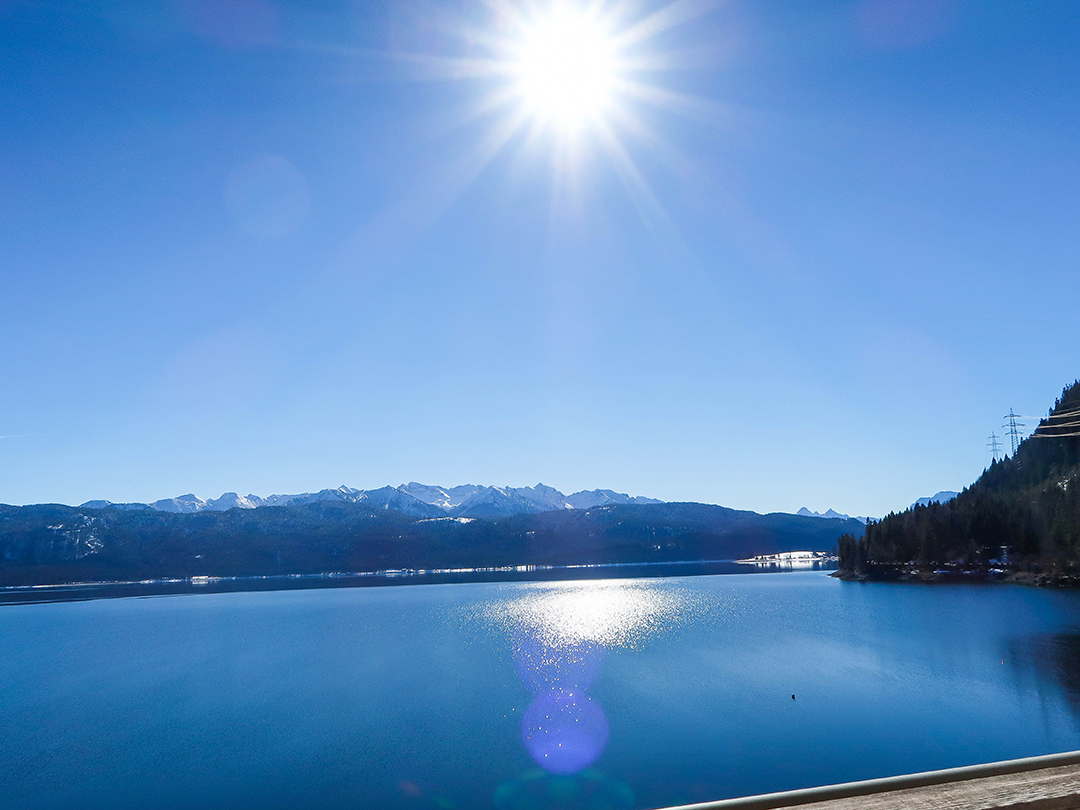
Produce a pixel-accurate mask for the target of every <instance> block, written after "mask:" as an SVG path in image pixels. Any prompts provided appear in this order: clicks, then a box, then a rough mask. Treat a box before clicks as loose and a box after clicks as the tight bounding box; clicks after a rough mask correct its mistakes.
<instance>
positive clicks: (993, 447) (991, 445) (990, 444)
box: [986, 433, 1001, 461]
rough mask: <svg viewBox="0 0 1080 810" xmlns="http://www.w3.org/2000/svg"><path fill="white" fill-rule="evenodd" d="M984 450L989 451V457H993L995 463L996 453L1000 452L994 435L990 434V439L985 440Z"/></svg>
mask: <svg viewBox="0 0 1080 810" xmlns="http://www.w3.org/2000/svg"><path fill="white" fill-rule="evenodd" d="M986 449H987V450H989V451H990V455H992V456H993V457H994V461H997V460H998V453H1000V452H1001V442H1000V441H998V437H997V434H996V433H991V434H990V437H989V438H988V439H987V440H986Z"/></svg>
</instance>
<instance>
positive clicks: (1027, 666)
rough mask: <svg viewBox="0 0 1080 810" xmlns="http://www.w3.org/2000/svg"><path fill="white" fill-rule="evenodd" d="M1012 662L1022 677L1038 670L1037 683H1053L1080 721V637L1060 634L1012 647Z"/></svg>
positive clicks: (1025, 641)
mask: <svg viewBox="0 0 1080 810" xmlns="http://www.w3.org/2000/svg"><path fill="white" fill-rule="evenodd" d="M1009 659H1010V661H1009V662H1010V664H1011V665H1012V669H1013V672H1014V673H1015V674H1016V675H1017V676H1018V677H1023V675H1025V674H1027V673H1028V672H1029V670H1034V675H1035V677H1036V679H1037V680H1039V681H1047V680H1049V681H1051V682H1053V684H1054V685H1056V686H1058V687H1060V688H1061V692H1062V695H1063V696H1064V697H1065V700H1066V701H1067V702H1068V704H1069V707H1070V708H1071V709H1072V712H1073V716H1074V718H1075V719H1076V720H1078V721H1080V633H1075V632H1073V633H1056V634H1054V635H1043V636H1036V637H1034V638H1025V639H1022V640H1019V641H1016V642H1014V643H1013V644H1012V645H1010V649H1009ZM1001 663H1003V664H1004V663H1005V662H1004V661H1002V662H1001Z"/></svg>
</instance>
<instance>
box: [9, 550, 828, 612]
mask: <svg viewBox="0 0 1080 810" xmlns="http://www.w3.org/2000/svg"><path fill="white" fill-rule="evenodd" d="M803 570H805V571H815V570H817V571H821V572H826V571H829V570H831V569H830V568H826V567H822V566H806V567H803V566H792V565H775V564H771V565H770V564H761V563H757V564H751V563H747V562H745V561H740V560H700V561H694V560H690V561H674V562H654V563H592V564H589V563H586V564H576V565H519V566H500V567H492V568H453V569H450V568H439V569H390V570H380V571H358V572H330V573H322V574H274V575H263V576H194V577H162V578H159V579H144V580H115V581H95V582H66V583H50V584H43V585H6V586H0V607H2V606H4V605H27V604H45V603H55V602H84V601H90V600H93V599H117V598H125V597H147V596H183V595H187V594H208V593H247V592H254V591H292V590H314V589H324V588H371V587H375V588H379V587H396V586H403V585H446V584H469V583H484V582H568V581H569V582H572V581H577V580H589V579H633V578H647V577H664V576H714V575H723V574H753V573H777V572H783V571H803Z"/></svg>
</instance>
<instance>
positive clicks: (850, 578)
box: [830, 565, 1080, 588]
mask: <svg viewBox="0 0 1080 810" xmlns="http://www.w3.org/2000/svg"><path fill="white" fill-rule="evenodd" d="M830 576H833V577H836V578H837V579H842V580H844V581H845V582H915V583H926V584H935V583H969V584H977V583H1004V584H1011V585H1030V586H1032V587H1039V588H1080V574H1075V573H1065V572H1046V571H1042V572H1039V571H1017V570H1014V569H1010V568H978V569H976V568H972V569H966V568H962V567H941V566H935V567H930V566H925V567H924V566H914V565H898V566H874V567H873V568H872V569H870V570H867V571H851V570H844V569H840V570H837V571H834V572H833V573H832V574H830Z"/></svg>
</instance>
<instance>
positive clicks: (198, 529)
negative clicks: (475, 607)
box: [0, 500, 862, 585]
mask: <svg viewBox="0 0 1080 810" xmlns="http://www.w3.org/2000/svg"><path fill="white" fill-rule="evenodd" d="M861 530H862V525H861V524H859V523H858V522H856V521H850V520H830V519H822V518H804V517H797V516H795V515H785V514H771V515H759V514H757V513H755V512H741V511H737V510H734V509H727V508H724V507H722V506H709V505H705V504H696V503H662V504H617V505H605V506H599V507H595V508H588V509H561V510H552V511H547V512H538V513H523V514H518V515H513V516H510V517H497V518H465V517H450V516H445V515H444V516H441V517H435V518H431V517H417V516H413V515H408V514H405V513H403V512H400V511H396V510H394V509H392V508H390V509H387V508H377V509H373V508H371V506H370V505H369V504H366V503H364V502H360V503H351V502H347V501H335V500H319V501H314V502H311V503H305V504H298V505H290V506H266V507H262V508H258V509H230V510H228V511H224V512H222V511H199V512H194V513H175V512H164V511H157V510H148V509H141V510H125V509H108V508H106V509H91V508H87V507H70V506H59V505H55V504H46V505H37V506H21V507H20V506H0V585H30V584H35V585H36V584H46V583H62V582H80V581H81V582H87V581H131V580H142V579H157V578H164V577H191V576H202V575H209V576H251V575H280V574H308V573H328V572H357V571H375V570H384V569H398V568H413V569H419V568H458V567H481V566H484V567H487V566H505V565H527V564H533V565H536V564H548V565H560V564H583V563H617V562H618V563H627V562H633V563H645V562H671V561H683V560H686V561H694V560H729V559H738V558H743V557H748V556H752V555H756V554H772V553H776V552H780V551H794V550H801V549H806V550H815V551H829V550H831V549H833V548H835V546H836V539H837V537H838V536H839V535H840V534H842V533H844V532H861Z"/></svg>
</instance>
